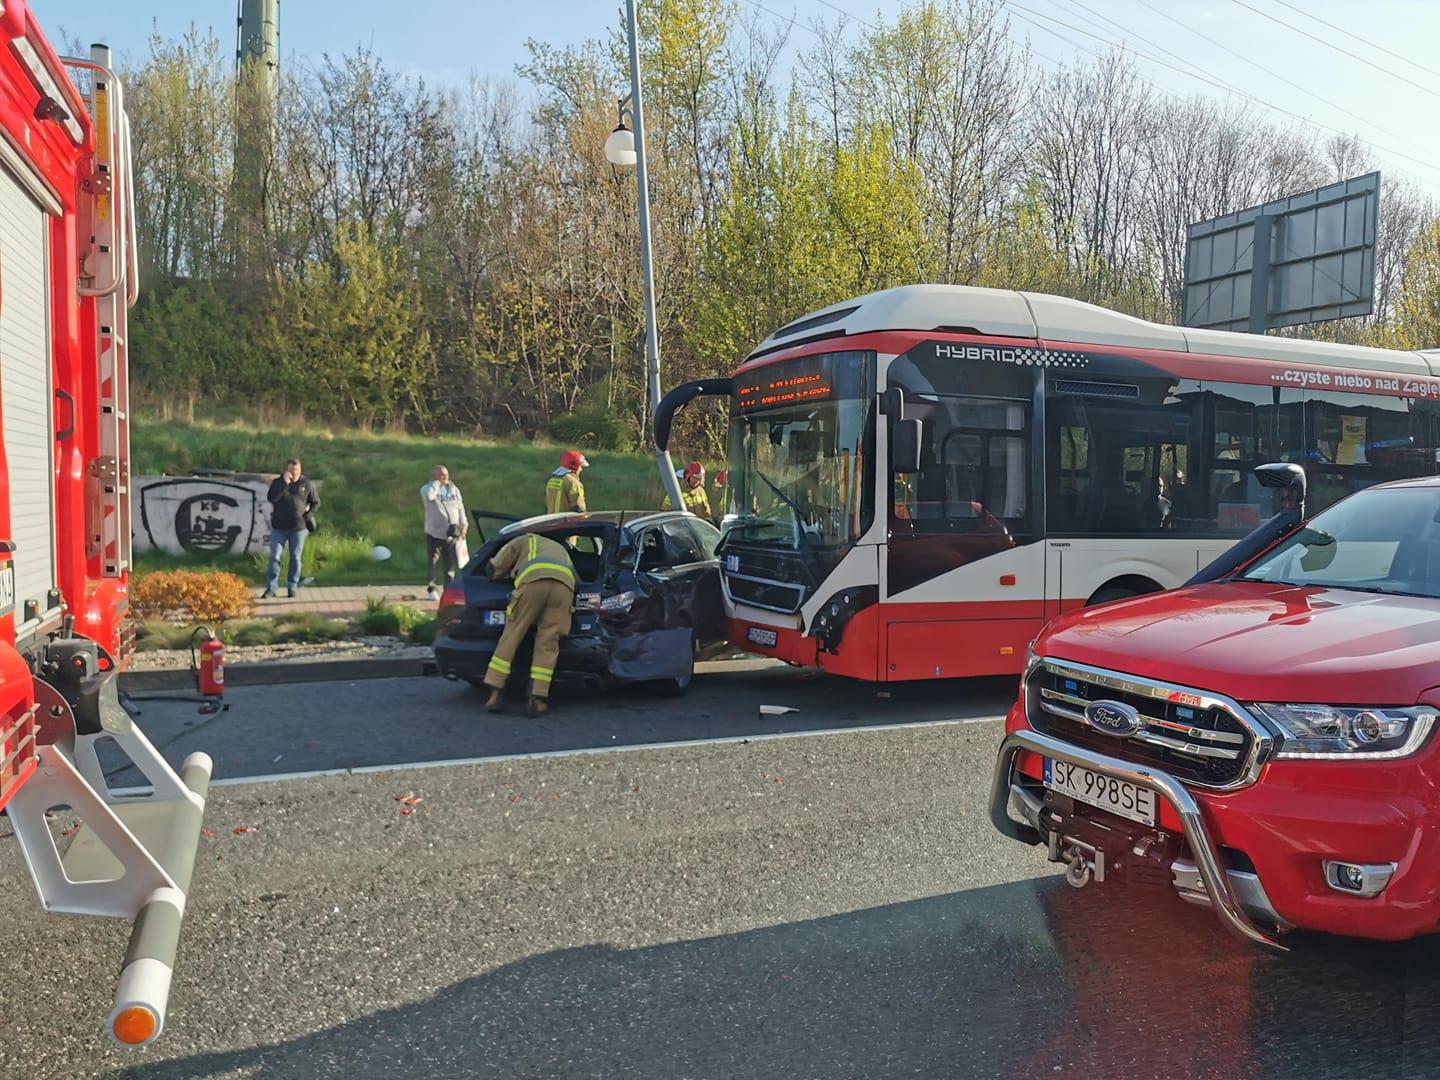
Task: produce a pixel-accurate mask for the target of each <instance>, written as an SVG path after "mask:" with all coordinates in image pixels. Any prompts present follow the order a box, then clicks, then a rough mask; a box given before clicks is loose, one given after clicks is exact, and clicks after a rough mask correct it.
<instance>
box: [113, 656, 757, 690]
mask: <svg viewBox="0 0 1440 1080" xmlns="http://www.w3.org/2000/svg"><path fill="white" fill-rule="evenodd" d="M783 666H784V665H783V664H781V662H780V661H778V660H771V659H768V658H756V657H745V658H743V659H734V660H702V661H701V662H700V663H698V664H696V665H695V671H696V673H697V674H700V675H704V674H706V673H707V672H710V673H714V672H725V673H729V674H734V673H735V672H740V671H760V670H764V669H766V668H773V667H783ZM434 674H435V661H434V660H433V659H432V658H430V657H428V656H427V657H413V656H412V657H365V658H361V659H356V660H306V661H291V662H287V663H279V662H271V663H262V664H226V665H225V685H226V686H275V685H279V684H282V683H307V682H349V681H352V680H355V679H407V678H412V677H416V676H421V675H434ZM120 688H121V689H122V690H125V691H128V692H129V693H133V694H139V693H144V692H146V691H153V690H192V691H193V690H194V689H195V680H194V678H193V677H192V676H191V674H190V670H189V669H188V668H165V669H163V670H160V671H126V672H122V673H121V675H120Z"/></svg>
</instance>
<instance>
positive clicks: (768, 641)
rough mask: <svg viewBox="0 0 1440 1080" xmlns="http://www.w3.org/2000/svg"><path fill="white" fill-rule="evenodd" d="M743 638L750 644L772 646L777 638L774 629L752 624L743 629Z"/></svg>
mask: <svg viewBox="0 0 1440 1080" xmlns="http://www.w3.org/2000/svg"><path fill="white" fill-rule="evenodd" d="M745 640H746V641H748V642H749V643H750V644H751V645H769V646H771V647H772V648H773V647H774V645H775V642H776V641H777V640H778V639H777V637H776V635H775V631H774V630H766V629H764V628H763V627H760V626H752V627H750V629H749V630H746V631H745Z"/></svg>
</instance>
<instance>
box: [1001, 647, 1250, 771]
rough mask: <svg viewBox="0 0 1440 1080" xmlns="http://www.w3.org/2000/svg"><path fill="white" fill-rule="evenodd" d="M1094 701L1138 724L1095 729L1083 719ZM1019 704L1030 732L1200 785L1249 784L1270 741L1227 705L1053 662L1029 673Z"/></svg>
mask: <svg viewBox="0 0 1440 1080" xmlns="http://www.w3.org/2000/svg"><path fill="white" fill-rule="evenodd" d="M1095 701H1114V702H1119V703H1121V704H1122V705H1128V706H1130V707H1131V708H1132V709H1134V710H1135V711H1136V712H1137V713H1139V715H1140V727H1139V728H1138V730H1136V731H1135V732H1134V733H1133V734H1131V735H1128V736H1125V737H1117V736H1115V735H1113V734H1108V733H1106V732H1103V731H1100V730H1098V729H1096V728H1095V727H1093V726H1092V725H1091V724H1090V723H1089V722H1088V721H1087V720H1086V719H1085V708H1086V706H1087V705H1089V704H1090V703H1091V702H1095ZM1025 703H1026V715H1027V718H1028V719H1029V721H1030V726H1031V727H1033V728H1034V729H1035V730H1036V731H1040V732H1043V733H1044V734H1046V735H1052V736H1054V737H1055V738H1057V739H1064V740H1065V741H1066V742H1068V743H1073V744H1075V745H1077V746H1083V747H1086V748H1087V749H1090V750H1096V751H1099V752H1101V753H1105V754H1110V755H1112V756H1114V757H1118V758H1122V759H1124V760H1126V761H1133V762H1137V763H1140V764H1148V765H1154V766H1156V767H1158V768H1161V769H1164V770H1165V771H1166V772H1168V773H1171V774H1172V775H1174V776H1175V777H1177V778H1178V779H1180V780H1183V781H1186V782H1188V783H1192V784H1196V785H1198V786H1201V787H1211V788H1230V787H1239V786H1241V785H1243V784H1248V783H1251V782H1252V781H1253V780H1254V779H1255V776H1256V774H1257V773H1258V770H1259V767H1260V765H1261V763H1262V762H1263V761H1264V759H1265V757H1266V755H1268V753H1269V750H1270V746H1271V740H1270V738H1269V736H1268V735H1266V734H1265V733H1264V732H1263V731H1261V730H1260V729H1259V728H1258V727H1256V726H1255V724H1254V723H1253V721H1251V720H1250V719H1249V718H1248V717H1247V716H1246V715H1245V714H1244V713H1243V711H1242V710H1240V708H1239V707H1238V706H1236V705H1235V704H1234V703H1233V702H1230V701H1228V700H1222V699H1220V698H1217V697H1216V696H1214V695H1212V694H1208V693H1206V692H1205V691H1203V690H1191V689H1189V688H1186V687H1178V686H1171V685H1168V684H1165V683H1157V682H1152V681H1150V680H1147V679H1139V678H1136V677H1134V676H1132V675H1125V674H1123V673H1121V672H1113V671H1103V670H1100V669H1096V668H1090V667H1087V666H1084V665H1079V664H1068V663H1066V662H1064V661H1059V660H1048V659H1047V660H1042V661H1041V662H1040V663H1039V664H1037V665H1036V666H1035V668H1034V669H1033V670H1032V671H1031V673H1030V676H1029V678H1028V679H1027V681H1026V684H1025Z"/></svg>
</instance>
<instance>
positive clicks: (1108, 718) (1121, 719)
mask: <svg viewBox="0 0 1440 1080" xmlns="http://www.w3.org/2000/svg"><path fill="white" fill-rule="evenodd" d="M1085 722H1086V723H1087V724H1089V725H1090V726H1091V727H1093V728H1094V729H1095V730H1096V731H1103V732H1104V733H1105V734H1106V735H1114V736H1115V737H1116V738H1118V739H1123V738H1125V737H1126V736H1127V735H1134V734H1135V732H1137V731H1139V730H1140V714H1139V713H1138V712H1136V711H1135V710H1134V709H1132V708H1131V707H1130V706H1129V705H1126V704H1125V703H1124V702H1123V701H1092V702H1090V704H1089V705H1086V706H1085Z"/></svg>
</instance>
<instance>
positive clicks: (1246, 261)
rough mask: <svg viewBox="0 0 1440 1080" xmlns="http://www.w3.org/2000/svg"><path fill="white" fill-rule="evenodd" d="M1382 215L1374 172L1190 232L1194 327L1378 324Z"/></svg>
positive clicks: (1188, 309)
mask: <svg viewBox="0 0 1440 1080" xmlns="http://www.w3.org/2000/svg"><path fill="white" fill-rule="evenodd" d="M1379 209H1380V174H1379V173H1378V172H1373V173H1367V174H1365V175H1364V176H1357V177H1355V178H1354V179H1353V180H1344V181H1341V182H1340V183H1338V184H1327V185H1326V186H1325V187H1321V188H1316V189H1315V190H1314V191H1307V192H1304V193H1303V194H1300V195H1291V196H1289V197H1288V198H1284V199H1276V200H1275V201H1274V202H1268V203H1265V204H1264V205H1263V206H1252V207H1250V208H1248V209H1246V210H1237V211H1236V212H1234V213H1231V214H1225V215H1223V216H1222V217H1217V218H1212V219H1210V220H1209V221H1199V222H1195V223H1194V224H1192V225H1189V226H1187V227H1186V230H1185V316H1184V324H1185V325H1186V326H1203V327H1206V328H1208V329H1212V330H1244V331H1249V332H1251V333H1262V332H1264V331H1265V330H1269V329H1272V328H1274V327H1277V326H1297V325H1300V324H1302V323H1313V322H1324V321H1325V320H1327V319H1346V318H1350V317H1351V316H1354V315H1369V314H1370V313H1371V312H1372V311H1373V310H1374V308H1375V230H1376V223H1377V220H1378V217H1379ZM1257 268H1258V272H1257Z"/></svg>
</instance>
